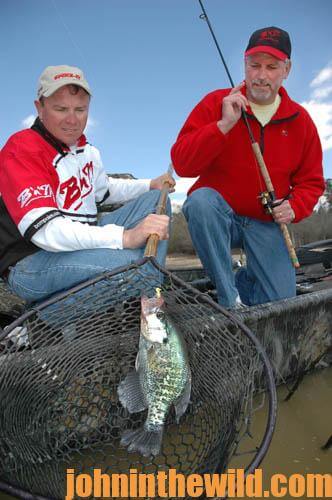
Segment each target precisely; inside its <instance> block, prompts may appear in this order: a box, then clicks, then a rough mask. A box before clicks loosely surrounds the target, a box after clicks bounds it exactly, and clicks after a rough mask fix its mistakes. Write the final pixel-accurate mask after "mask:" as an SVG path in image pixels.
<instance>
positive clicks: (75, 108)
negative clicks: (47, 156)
mask: <svg viewBox="0 0 332 500" xmlns="http://www.w3.org/2000/svg"><path fill="white" fill-rule="evenodd" d="M74 90H76V89H73V87H72V86H70V85H65V86H64V87H61V88H60V89H59V90H57V91H56V92H54V94H52V95H51V96H50V97H44V98H43V102H40V101H35V105H36V108H37V111H38V116H39V118H40V119H41V121H42V122H43V125H44V126H45V127H46V128H47V130H48V131H49V132H50V133H51V134H52V135H54V137H55V138H56V139H58V140H59V141H61V142H63V143H64V144H67V146H73V145H75V144H76V142H77V140H78V138H79V137H80V136H81V135H82V133H83V130H84V129H85V125H86V122H87V119H88V112H89V103H90V96H89V94H87V93H86V92H85V91H84V90H83V89H82V88H79V89H78V92H77V93H76V94H75V93H74Z"/></svg>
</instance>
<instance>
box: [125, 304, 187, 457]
mask: <svg viewBox="0 0 332 500" xmlns="http://www.w3.org/2000/svg"><path fill="white" fill-rule="evenodd" d="M190 391H191V375H190V368H189V364H188V359H187V355H186V349H185V344H184V341H183V340H182V338H181V335H179V333H178V332H177V330H176V327H175V326H174V324H173V323H172V322H171V321H170V319H169V318H168V317H167V315H166V313H165V307H164V299H163V297H161V296H160V297H154V298H151V299H148V298H146V297H144V296H143V297H142V299H141V336H140V342H139V351H138V355H137V360H136V370H135V371H134V372H130V373H129V374H128V375H127V377H126V378H125V380H124V381H123V382H121V383H120V385H119V388H118V394H119V398H120V401H121V403H122V405H123V406H124V407H125V408H127V409H128V411H129V412H130V413H136V412H138V411H142V410H145V409H146V408H148V415H147V419H146V421H145V424H144V426H143V427H142V428H140V429H137V430H134V431H133V430H127V431H126V432H125V433H124V434H123V436H122V439H121V444H122V445H124V446H127V447H128V450H129V451H138V452H139V453H141V454H142V455H145V456H149V455H158V453H159V452H160V448H161V442H162V435H163V430H164V426H165V421H166V418H167V414H168V412H169V410H170V408H171V406H172V405H174V407H175V412H176V418H177V421H178V420H179V418H180V417H181V415H183V414H184V412H185V411H186V409H187V406H188V403H189V399H190Z"/></svg>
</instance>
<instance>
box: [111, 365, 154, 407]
mask: <svg viewBox="0 0 332 500" xmlns="http://www.w3.org/2000/svg"><path fill="white" fill-rule="evenodd" d="M118 395H119V399H120V401H121V404H122V406H123V407H124V408H127V410H128V411H129V413H137V412H139V411H143V410H146V408H147V407H148V405H147V403H146V401H145V397H144V394H143V391H142V388H141V383H140V380H139V375H138V373H137V372H136V371H132V372H129V373H128V374H127V376H126V378H125V379H124V380H122V382H120V384H119V386H118Z"/></svg>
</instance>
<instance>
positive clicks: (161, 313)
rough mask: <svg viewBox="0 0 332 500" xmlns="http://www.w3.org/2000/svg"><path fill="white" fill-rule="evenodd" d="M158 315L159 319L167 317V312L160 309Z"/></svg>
mask: <svg viewBox="0 0 332 500" xmlns="http://www.w3.org/2000/svg"><path fill="white" fill-rule="evenodd" d="M156 316H157V318H158V319H164V318H165V313H163V311H158V312H157V313H156Z"/></svg>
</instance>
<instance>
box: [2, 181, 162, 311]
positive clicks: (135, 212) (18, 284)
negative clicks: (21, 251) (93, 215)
mask: <svg viewBox="0 0 332 500" xmlns="http://www.w3.org/2000/svg"><path fill="white" fill-rule="evenodd" d="M159 196H160V191H158V190H152V191H149V192H147V193H145V194H143V195H141V196H140V197H139V198H137V199H135V200H133V201H131V202H128V203H127V204H125V205H124V206H122V207H121V208H119V209H117V210H115V211H114V212H111V213H109V214H106V215H103V216H102V217H101V219H100V221H99V223H98V225H101V226H104V225H106V224H117V225H120V226H124V227H125V228H126V229H130V228H132V227H134V226H136V225H137V224H138V223H139V222H140V221H141V220H142V219H144V218H145V217H146V216H147V215H149V214H151V213H155V210H156V205H157V203H158V200H159ZM170 213H171V208H170V203H169V202H168V204H167V215H170ZM166 253H167V241H160V242H159V244H158V252H157V256H156V258H157V260H158V262H159V263H160V264H162V265H164V263H165V259H166ZM143 254H144V248H136V249H133V250H132V249H124V250H112V249H107V248H95V249H91V250H77V251H73V252H48V251H45V250H39V251H38V252H36V253H34V254H33V255H30V256H28V257H25V258H24V259H22V260H20V261H19V262H17V264H16V265H15V266H14V267H12V268H11V270H10V273H9V276H8V284H9V286H10V288H11V289H12V291H13V292H14V293H16V294H17V295H18V296H19V297H21V298H22V299H24V300H26V301H27V302H28V303H32V302H40V301H43V300H44V299H47V298H49V297H50V296H51V295H53V294H55V293H57V292H60V291H62V290H67V289H70V288H72V287H73V286H75V285H77V284H79V283H81V282H84V281H86V280H88V279H90V278H94V277H95V276H98V275H99V274H101V273H103V272H105V271H111V270H113V269H115V268H117V267H120V266H126V265H128V264H130V263H132V262H135V261H136V260H138V259H141V258H142V257H143ZM151 269H152V266H151ZM156 272H157V271H156Z"/></svg>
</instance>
